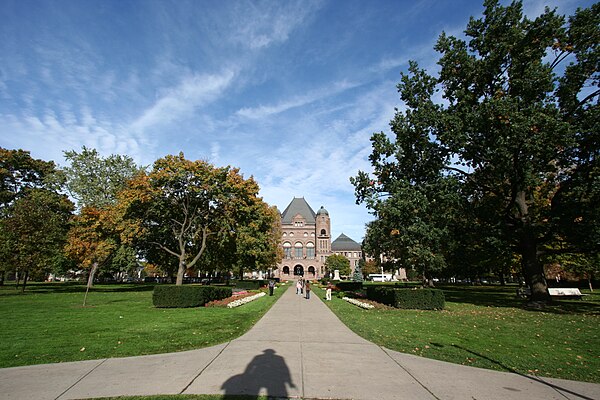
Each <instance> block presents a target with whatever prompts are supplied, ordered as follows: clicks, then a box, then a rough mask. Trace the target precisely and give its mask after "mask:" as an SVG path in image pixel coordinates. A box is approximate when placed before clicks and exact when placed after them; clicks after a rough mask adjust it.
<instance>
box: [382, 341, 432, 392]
mask: <svg viewBox="0 0 600 400" xmlns="http://www.w3.org/2000/svg"><path fill="white" fill-rule="evenodd" d="M377 347H379V348H380V349H381V350H382V351H383V352H384V353H385V355H386V356H388V357H389V358H390V359H391V360H392V361H393V362H395V363H396V365H398V366H399V367H400V368H402V369H403V370H404V371H405V372H406V373H407V374H408V375H410V377H411V378H413V379H414V380H415V382H417V383H418V384H419V385H421V387H422V388H423V389H425V390H427V391H428V392H429V394H431V395H432V396H433V397H434V398H435V399H437V400H441V399H440V398H439V397H437V396H436V395H435V394H434V393H433V392H432V391H431V390H429V388H428V387H427V386H425V385H424V384H423V383H421V381H420V380H418V379H417V377H416V376H414V375H413V374H411V373H410V371H409V370H407V369H406V368H404V366H403V365H402V364H400V363H399V362H398V361H396V359H394V357H392V356H391V355H390V354H389V353H388V352H387V351H385V348H384V347H382V346H377Z"/></svg>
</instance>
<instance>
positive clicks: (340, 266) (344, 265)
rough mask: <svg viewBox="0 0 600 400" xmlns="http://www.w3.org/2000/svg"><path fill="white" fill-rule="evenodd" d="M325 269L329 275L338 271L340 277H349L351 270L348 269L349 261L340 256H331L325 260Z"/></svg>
mask: <svg viewBox="0 0 600 400" xmlns="http://www.w3.org/2000/svg"><path fill="white" fill-rule="evenodd" d="M325 269H326V270H327V272H329V273H330V274H331V275H333V272H334V271H335V270H338V271H339V273H340V275H341V276H349V275H350V273H351V272H352V270H351V269H350V260H349V259H348V258H346V257H344V256H342V255H340V254H332V255H330V256H329V257H327V259H326V260H325Z"/></svg>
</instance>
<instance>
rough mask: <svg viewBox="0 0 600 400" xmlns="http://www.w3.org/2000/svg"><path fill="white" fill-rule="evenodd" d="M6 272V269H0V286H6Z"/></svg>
mask: <svg viewBox="0 0 600 400" xmlns="http://www.w3.org/2000/svg"><path fill="white" fill-rule="evenodd" d="M4 274H5V271H0V286H4Z"/></svg>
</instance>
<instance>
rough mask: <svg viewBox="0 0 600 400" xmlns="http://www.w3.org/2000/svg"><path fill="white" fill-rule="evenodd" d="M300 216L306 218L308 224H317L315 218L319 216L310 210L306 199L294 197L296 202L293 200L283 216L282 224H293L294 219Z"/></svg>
mask: <svg viewBox="0 0 600 400" xmlns="http://www.w3.org/2000/svg"><path fill="white" fill-rule="evenodd" d="M298 214H300V215H302V216H303V217H304V219H305V220H306V223H307V224H314V223H315V222H316V220H315V217H316V216H317V214H315V212H314V211H313V209H312V208H310V206H309V205H308V203H307V202H306V200H304V197H294V200H292V202H291V203H290V204H289V205H288V206H287V208H286V209H285V210H284V211H283V213H282V214H281V222H282V223H284V224H291V223H292V219H293V218H294V217H295V216H296V215H298Z"/></svg>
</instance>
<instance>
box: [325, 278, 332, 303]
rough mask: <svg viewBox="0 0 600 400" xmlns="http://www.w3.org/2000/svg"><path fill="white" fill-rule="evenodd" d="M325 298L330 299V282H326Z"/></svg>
mask: <svg viewBox="0 0 600 400" xmlns="http://www.w3.org/2000/svg"><path fill="white" fill-rule="evenodd" d="M325 300H329V301H331V282H327V290H326V291H325Z"/></svg>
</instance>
